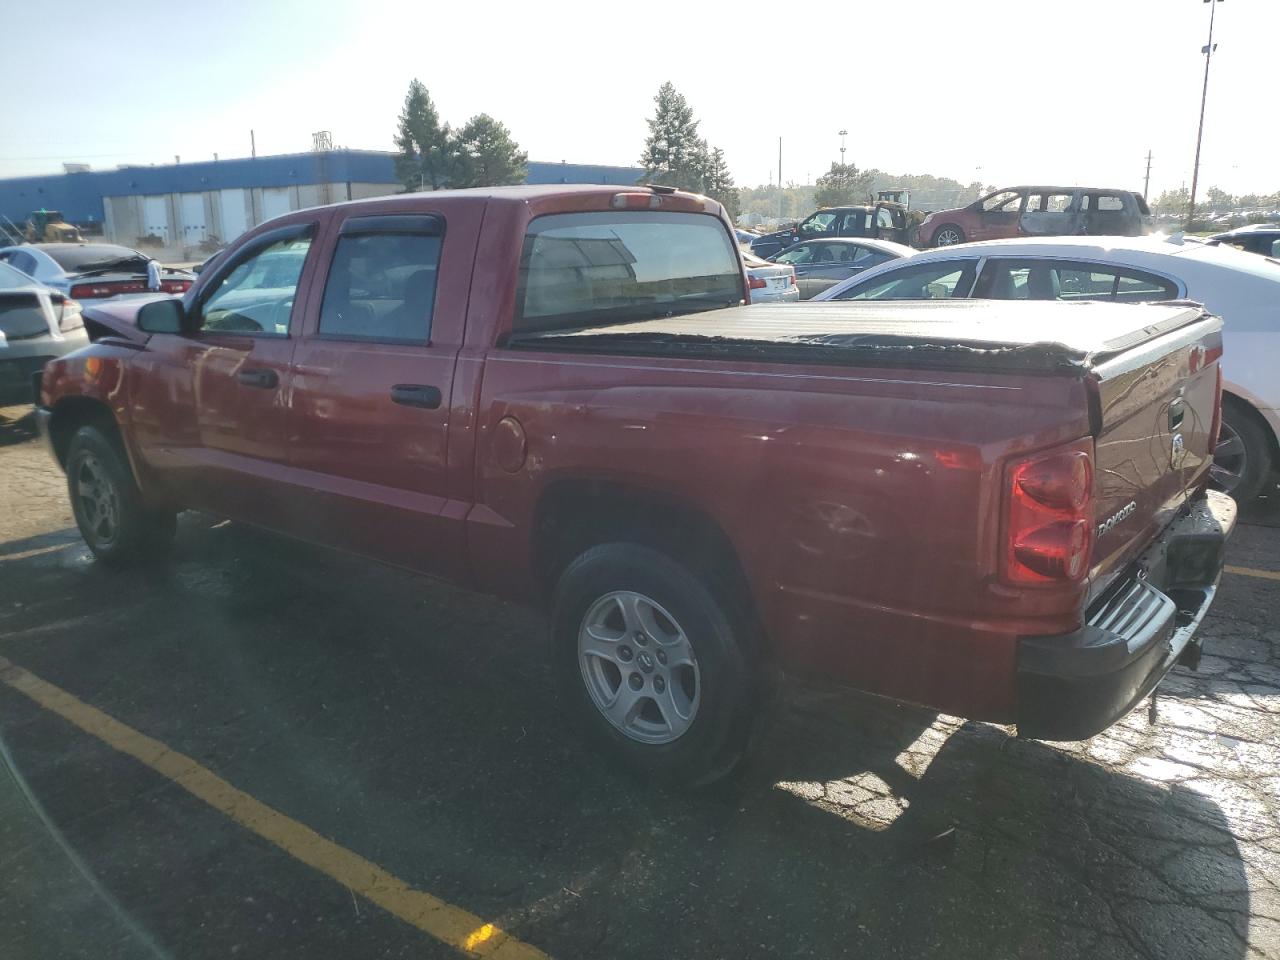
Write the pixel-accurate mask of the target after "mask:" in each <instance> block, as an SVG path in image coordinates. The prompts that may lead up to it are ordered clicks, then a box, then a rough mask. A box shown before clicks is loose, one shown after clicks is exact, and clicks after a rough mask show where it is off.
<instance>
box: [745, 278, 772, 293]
mask: <svg viewBox="0 0 1280 960" xmlns="http://www.w3.org/2000/svg"><path fill="white" fill-rule="evenodd" d="M768 285H769V281H768V280H766V279H765V278H764V277H752V276H748V277H747V286H748V287H749V288H751V289H752V290H763V289H764V288H765V287H767V286H768Z"/></svg>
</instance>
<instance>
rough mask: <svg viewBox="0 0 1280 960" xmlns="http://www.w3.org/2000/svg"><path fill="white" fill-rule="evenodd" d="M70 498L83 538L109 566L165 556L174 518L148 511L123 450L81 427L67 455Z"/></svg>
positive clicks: (97, 432) (100, 434)
mask: <svg viewBox="0 0 1280 960" xmlns="http://www.w3.org/2000/svg"><path fill="white" fill-rule="evenodd" d="M67 492H68V493H69V494H70V496H71V510H72V512H73V513H74V514H75V518H76V526H78V527H79V528H80V535H81V536H82V537H84V542H85V543H87V544H88V545H89V549H90V550H91V551H92V552H93V555H94V557H96V558H97V559H98V560H100V561H101V562H103V563H106V564H110V565H117V564H125V563H129V562H131V561H137V560H144V559H151V558H157V557H162V556H165V555H167V553H168V550H169V547H170V546H171V545H172V543H173V534H174V530H175V528H176V516H175V514H174V513H173V512H172V511H165V510H155V509H151V508H148V507H147V506H146V505H145V504H144V503H143V502H142V497H141V494H140V493H139V491H138V485H137V483H136V482H135V481H134V478H133V471H132V470H130V469H129V462H128V460H127V459H125V456H124V453H123V451H122V450H121V449H120V447H119V445H118V444H117V443H116V442H115V441H114V440H113V438H111V437H108V436H107V435H106V434H104V433H103V432H102V431H101V430H99V429H98V428H97V427H81V428H80V429H79V430H77V431H76V433H75V435H74V436H73V437H72V438H71V443H70V445H69V447H68V450H67Z"/></svg>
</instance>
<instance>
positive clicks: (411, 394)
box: [391, 383, 441, 410]
mask: <svg viewBox="0 0 1280 960" xmlns="http://www.w3.org/2000/svg"><path fill="white" fill-rule="evenodd" d="M440 401H441V396H440V388H439V387H431V386H428V385H427V384H425V383H397V384H396V385H395V386H394V387H392V388H391V402H392V403H399V404H402V405H403V406H406V407H423V408H425V409H427V410H436V409H438V408H439V406H440Z"/></svg>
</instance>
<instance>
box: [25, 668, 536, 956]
mask: <svg viewBox="0 0 1280 960" xmlns="http://www.w3.org/2000/svg"><path fill="white" fill-rule="evenodd" d="M0 681H3V682H4V683H5V684H6V685H8V686H9V687H12V688H13V689H14V690H17V691H18V692H19V693H22V694H25V695H26V696H28V697H30V698H31V699H32V700H34V701H35V702H36V703H38V704H39V705H40V706H42V707H44V708H45V709H46V710H50V711H52V712H53V713H56V714H57V715H58V716H60V717H62V718H63V719H64V720H67V721H69V722H70V723H72V724H74V725H75V726H77V727H79V728H80V729H81V730H83V731H84V732H85V733H87V734H90V735H91V736H94V737H97V738H98V739H99V740H101V741H102V742H103V743H105V744H107V745H109V746H111V747H114V748H115V749H116V750H119V751H120V752H121V753H127V754H128V755H129V756H131V757H133V758H134V759H136V760H138V761H140V762H142V763H144V764H146V765H147V766H148V767H150V768H151V769H152V770H154V771H156V772H157V773H159V774H160V775H161V776H164V777H167V778H168V779H169V780H172V781H173V782H174V783H176V784H177V785H178V786H180V787H182V788H183V789H184V790H186V791H188V792H189V793H191V794H193V795H194V796H196V797H199V798H200V799H201V800H203V801H204V802H205V803H207V804H209V806H211V807H213V808H214V809H215V810H219V811H221V812H222V813H224V814H226V815H227V816H228V817H230V818H231V819H232V820H234V821H236V823H238V824H240V825H241V826H243V827H246V828H248V829H249V830H252V831H253V832H254V833H256V834H257V835H258V836H260V837H262V838H263V839H264V840H268V841H270V842H271V843H273V844H275V845H276V846H277V847H279V848H280V849H282V850H284V851H285V852H286V853H288V854H290V855H291V856H293V857H295V858H296V859H298V860H301V861H302V862H303V863H305V864H307V865H308V866H310V867H314V868H315V869H316V870H319V871H320V872H321V873H323V874H325V875H326V876H328V877H331V878H332V879H334V880H336V881H337V882H338V883H341V884H344V885H345V886H347V887H349V888H350V889H351V890H352V891H354V892H355V893H358V894H360V895H361V896H363V897H365V898H366V899H368V900H371V901H372V902H373V903H376V904H377V905H378V906H380V907H382V909H384V910H386V911H387V912H388V913H391V914H393V915H394V916H397V917H399V918H400V919H401V920H403V921H405V922H406V923H409V924H412V925H413V926H415V927H417V928H418V929H419V930H421V931H422V932H423V933H426V934H429V935H430V936H432V937H435V938H436V939H437V940H440V941H441V942H443V943H447V944H449V945H450V946H452V947H456V948H457V949H458V950H461V951H463V952H464V953H466V954H468V955H469V956H474V957H494V958H497V960H548V958H547V955H546V954H545V953H543V952H542V951H541V950H539V949H538V948H537V947H533V946H530V945H529V944H527V943H524V942H522V941H520V940H517V939H516V938H515V937H512V936H510V935H509V934H507V933H506V932H505V931H503V930H501V929H499V928H498V927H496V926H494V925H493V924H491V923H486V922H485V921H484V920H482V919H481V918H479V917H477V916H475V915H474V914H471V913H468V912H467V911H466V910H463V909H461V908H459V907H455V906H453V905H452V904H449V903H446V902H445V901H443V900H440V899H439V898H437V897H433V896H432V895H431V894H429V893H424V892H423V891H421V890H414V889H413V888H412V887H410V886H409V885H408V884H407V883H405V882H404V881H403V880H401V879H400V878H399V877H397V876H395V875H394V874H391V873H388V872H387V871H386V870H384V869H382V867H379V866H378V865H377V864H375V863H371V862H370V861H368V860H366V859H365V858H364V857H362V856H360V855H359V854H357V853H352V852H351V851H350V850H348V849H346V848H345V847H340V846H338V844H336V843H334V842H333V841H331V840H326V839H325V838H324V837H322V836H320V834H318V833H316V832H315V831H314V830H312V829H311V828H310V827H308V826H306V825H305V824H302V823H299V822H298V821H297V820H294V819H293V818H291V817H287V816H285V815H284V814H283V813H281V812H280V811H278V810H273V809H272V808H271V807H269V806H267V805H266V804H265V803H262V802H261V801H260V800H256V799H254V798H253V797H251V796H250V795H249V794H247V793H245V792H244V791H243V790H239V789H237V788H236V787H233V786H232V785H231V784H229V783H228V782H227V781H226V780H223V779H222V778H221V777H219V776H218V775H217V774H216V773H214V772H213V771H211V770H208V769H206V768H205V767H202V766H201V765H200V764H198V763H196V762H195V761H194V760H192V759H191V758H190V757H187V756H184V755H183V754H181V753H178V752H177V751H176V750H170V749H169V748H168V747H166V746H165V745H164V744H163V743H161V742H160V741H159V740H153V739H152V738H151V737H148V736H147V735H146V734H143V733H139V732H138V731H137V730H134V729H133V728H132V727H130V726H127V725H126V724H123V723H121V722H120V721H119V720H116V719H114V718H113V717H110V716H108V715H107V714H105V713H103V712H102V711H101V710H99V709H97V708H96V707H91V706H89V704H87V703H85V702H84V701H83V700H79V699H77V698H76V697H74V696H72V695H71V694H69V693H67V692H66V691H65V690H62V689H60V688H59V687H56V686H54V685H53V684H51V683H49V682H47V681H45V680H42V679H40V678H39V677H37V676H36V675H35V674H33V673H30V672H28V671H27V670H24V669H23V668H22V667H19V666H17V665H15V664H13V663H10V662H9V661H8V660H6V659H4V658H3V657H0Z"/></svg>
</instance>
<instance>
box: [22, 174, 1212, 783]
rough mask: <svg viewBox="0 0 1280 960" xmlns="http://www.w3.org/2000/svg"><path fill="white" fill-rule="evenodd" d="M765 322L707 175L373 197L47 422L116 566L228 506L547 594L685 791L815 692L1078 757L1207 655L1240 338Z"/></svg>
mask: <svg viewBox="0 0 1280 960" xmlns="http://www.w3.org/2000/svg"><path fill="white" fill-rule="evenodd" d="M744 299H746V289H745V279H744V276H743V272H742V263H741V258H740V257H739V255H738V253H737V250H736V245H735V243H734V235H733V232H732V229H731V224H730V223H729V221H728V219H727V218H726V216H725V214H724V211H723V210H722V209H721V208H720V207H719V205H717V204H716V203H714V202H713V201H710V200H707V199H706V198H703V197H697V196H694V195H691V194H686V193H681V192H675V191H672V190H670V189H668V188H656V187H655V188H647V187H646V188H630V189H623V190H619V189H617V188H609V187H573V186H568V187H566V186H555V187H537V188H503V189H494V190H488V191H461V192H440V193H423V194H413V195H405V196H397V197H389V198H384V199H379V200H370V201H360V202H354V203H347V204H340V205H336V206H331V207H324V208H320V209H315V210H306V211H300V212H298V213H293V214H289V215H287V216H285V217H281V218H278V219H276V220H273V221H271V222H269V223H266V224H263V225H262V226H260V227H258V228H257V229H255V230H253V231H252V232H250V233H248V234H246V235H245V236H244V237H242V238H240V240H239V241H237V242H236V243H235V244H234V245H233V246H232V247H231V248H230V249H229V250H228V251H226V252H225V253H224V254H222V255H220V256H219V257H218V259H217V260H216V261H214V262H213V263H212V264H211V265H210V266H209V268H207V269H206V270H205V271H204V272H203V273H202V275H201V277H200V279H199V282H198V283H197V284H196V285H195V286H194V287H193V288H192V289H191V290H190V291H189V292H188V293H187V295H186V296H185V297H184V298H182V299H181V300H179V299H174V298H162V299H154V300H151V301H150V302H147V303H145V305H143V306H141V307H139V305H138V302H137V301H130V302H125V303H119V304H116V305H111V304H103V305H100V306H98V307H96V308H93V309H91V310H90V311H86V318H87V320H86V322H87V324H88V327H89V330H90V334H91V337H92V338H93V341H94V342H93V343H91V344H90V345H89V346H88V347H86V348H84V349H82V350H81V351H78V352H77V353H74V354H71V355H69V356H67V357H65V358H62V359H59V360H57V361H55V362H53V363H51V364H49V366H48V367H47V368H46V369H45V371H44V373H43V379H42V381H41V383H40V387H39V389H40V397H39V406H38V412H37V416H38V419H39V422H40V426H41V428H42V431H43V433H44V434H45V436H46V437H47V438H48V439H49V441H50V444H51V447H52V450H53V452H54V455H55V456H56V457H57V459H58V462H59V463H61V464H62V465H63V466H64V468H65V470H66V474H67V482H68V488H69V492H70V497H71V501H72V504H73V506H74V510H75V516H76V520H77V522H78V524H79V527H80V530H81V532H82V533H83V535H84V538H85V540H86V541H87V542H88V544H89V547H90V548H91V550H92V551H93V553H94V554H95V555H96V556H97V557H98V559H99V560H100V561H102V562H111V563H115V562H123V561H125V560H130V559H137V558H141V557H145V556H147V555H152V554H162V553H163V551H164V548H165V546H166V544H167V543H168V542H169V541H170V540H171V538H172V536H173V531H174V515H175V512H176V511H178V510H180V509H184V508H196V509H199V510H203V511H208V512H210V513H213V514H217V515H223V516H227V517H231V518H233V519H236V520H239V521H243V522H246V523H249V524H255V525H258V526H261V527H266V528H269V529H271V530H275V531H279V532H281V533H284V534H288V535H291V536H294V537H299V538H302V539H305V540H308V541H312V542H315V543H318V544H325V545H329V546H333V547H339V548H342V549H345V550H349V551H354V552H356V553H359V554H363V555H365V556H367V557H370V558H373V559H376V560H379V561H382V562H386V563H391V564H396V565H399V566H402V567H407V568H410V569H413V570H417V571H421V572H422V573H425V574H429V575H432V576H436V577H442V578H447V579H449V580H452V581H455V582H458V583H461V584H465V585H468V586H470V587H473V588H475V589H477V590H479V591H483V592H487V593H491V594H496V595H499V596H502V597H505V598H512V599H517V600H521V601H527V602H532V603H535V604H538V605H541V606H543V607H545V608H546V609H547V610H548V611H549V615H550V622H551V630H550V634H551V646H550V656H551V657H552V662H553V663H554V669H555V671H556V672H557V674H558V675H559V677H560V678H561V680H562V681H563V682H564V685H565V687H566V688H567V691H568V694H569V696H570V698H571V700H572V702H573V704H574V705H575V708H576V709H579V710H580V711H581V717H582V721H583V723H584V725H586V726H588V727H590V728H591V729H593V730H595V731H596V732H597V733H599V734H600V735H601V736H602V738H603V740H602V742H603V743H604V744H607V745H608V747H609V749H608V751H607V752H611V753H616V754H621V755H623V756H625V757H626V758H627V759H629V760H630V761H632V762H633V763H635V764H637V765H639V766H640V767H641V768H643V769H644V770H646V771H648V772H649V773H650V774H652V775H654V776H660V777H662V778H665V779H667V780H669V781H675V782H680V783H700V782H706V781H708V780H711V779H714V778H715V777H717V776H719V775H722V774H724V773H725V772H727V771H728V770H730V769H731V768H732V767H733V766H734V764H735V763H736V762H737V760H738V759H739V758H740V757H741V755H742V753H743V751H744V748H745V746H746V744H747V742H748V739H749V737H750V735H751V733H752V731H753V728H755V727H756V726H757V721H758V720H759V719H760V717H761V715H762V713H763V710H762V704H763V703H764V701H765V700H766V699H767V694H768V691H769V688H770V684H771V682H772V679H773V678H774V677H775V676H777V674H778V673H779V672H780V671H785V672H789V673H791V674H794V675H798V676H801V677H807V678H815V679H821V680H827V681H831V680H834V681H836V682H838V683H841V684H845V685H848V686H851V687H855V688H859V689H862V690H865V691H870V692H873V693H876V694H882V695H886V696H890V697H895V698H899V699H902V700H908V701H913V702H916V703H920V704H926V705H929V706H932V707H934V708H937V709H940V710H945V711H947V712H949V713H953V714H958V715H962V716H966V717H972V718H976V719H981V720H990V721H996V722H1000V723H1013V724H1016V725H1017V727H1018V731H1019V733H1020V734H1022V735H1025V736H1031V737H1038V738H1045V739H1079V738H1085V737H1089V736H1091V735H1092V734H1094V733H1096V732H1097V731H1099V730H1101V729H1103V728H1105V727H1106V726H1107V725H1109V724H1111V723H1112V722H1114V721H1115V720H1116V719H1117V718H1119V717H1121V716H1122V715H1123V714H1125V713H1126V712H1127V711H1128V710H1129V709H1131V708H1132V707H1133V706H1134V705H1135V704H1136V703H1137V702H1139V701H1140V700H1141V699H1142V698H1143V697H1144V696H1145V695H1146V694H1147V693H1148V692H1149V691H1150V690H1151V689H1152V688H1153V687H1154V686H1155V684H1157V683H1158V682H1159V681H1160V679H1161V678H1162V677H1163V676H1164V674H1165V673H1166V672H1167V671H1168V670H1169V669H1170V667H1171V666H1172V665H1173V664H1174V663H1175V662H1177V661H1179V660H1182V661H1183V662H1188V661H1194V659H1195V658H1196V655H1197V654H1198V651H1199V647H1198V643H1197V641H1196V639H1195V637H1194V634H1195V631H1196V627H1197V626H1198V624H1199V622H1200V620H1201V618H1202V617H1203V615H1204V614H1205V612H1206V611H1207V609H1208V607H1209V605H1210V603H1211V602H1212V599H1213V596H1214V591H1215V588H1216V584H1217V581H1218V578H1219V575H1220V572H1221V568H1222V552H1223V545H1224V542H1225V539H1226V537H1227V536H1228V534H1229V533H1230V530H1231V528H1232V525H1233V523H1234V504H1233V502H1232V501H1231V500H1230V499H1229V498H1227V497H1225V496H1223V495H1221V494H1216V493H1214V492H1212V491H1209V490H1207V487H1206V484H1207V477H1208V468H1209V464H1210V459H1211V456H1210V441H1211V438H1213V437H1215V436H1217V432H1218V424H1217V420H1218V415H1219V401H1218V395H1219V382H1220V374H1219V364H1218V357H1219V354H1220V353H1221V336H1220V330H1221V324H1220V322H1219V321H1218V320H1217V319H1215V318H1213V317H1210V316H1208V315H1206V314H1205V313H1204V311H1203V310H1202V309H1201V308H1199V307H1198V306H1196V305H1193V304H1175V305H1153V306H1126V305H1114V304H1079V303H1008V302H989V303H987V302H981V301H964V302H958V303H930V302H926V303H895V304H889V305H884V304H874V303H872V304H859V303H843V302H841V303H833V304H821V305H816V304H815V305H812V306H799V305H790V304H785V305H776V306H774V305H757V306H750V307H746V306H742V305H741V304H742V301H743V300H744Z"/></svg>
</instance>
